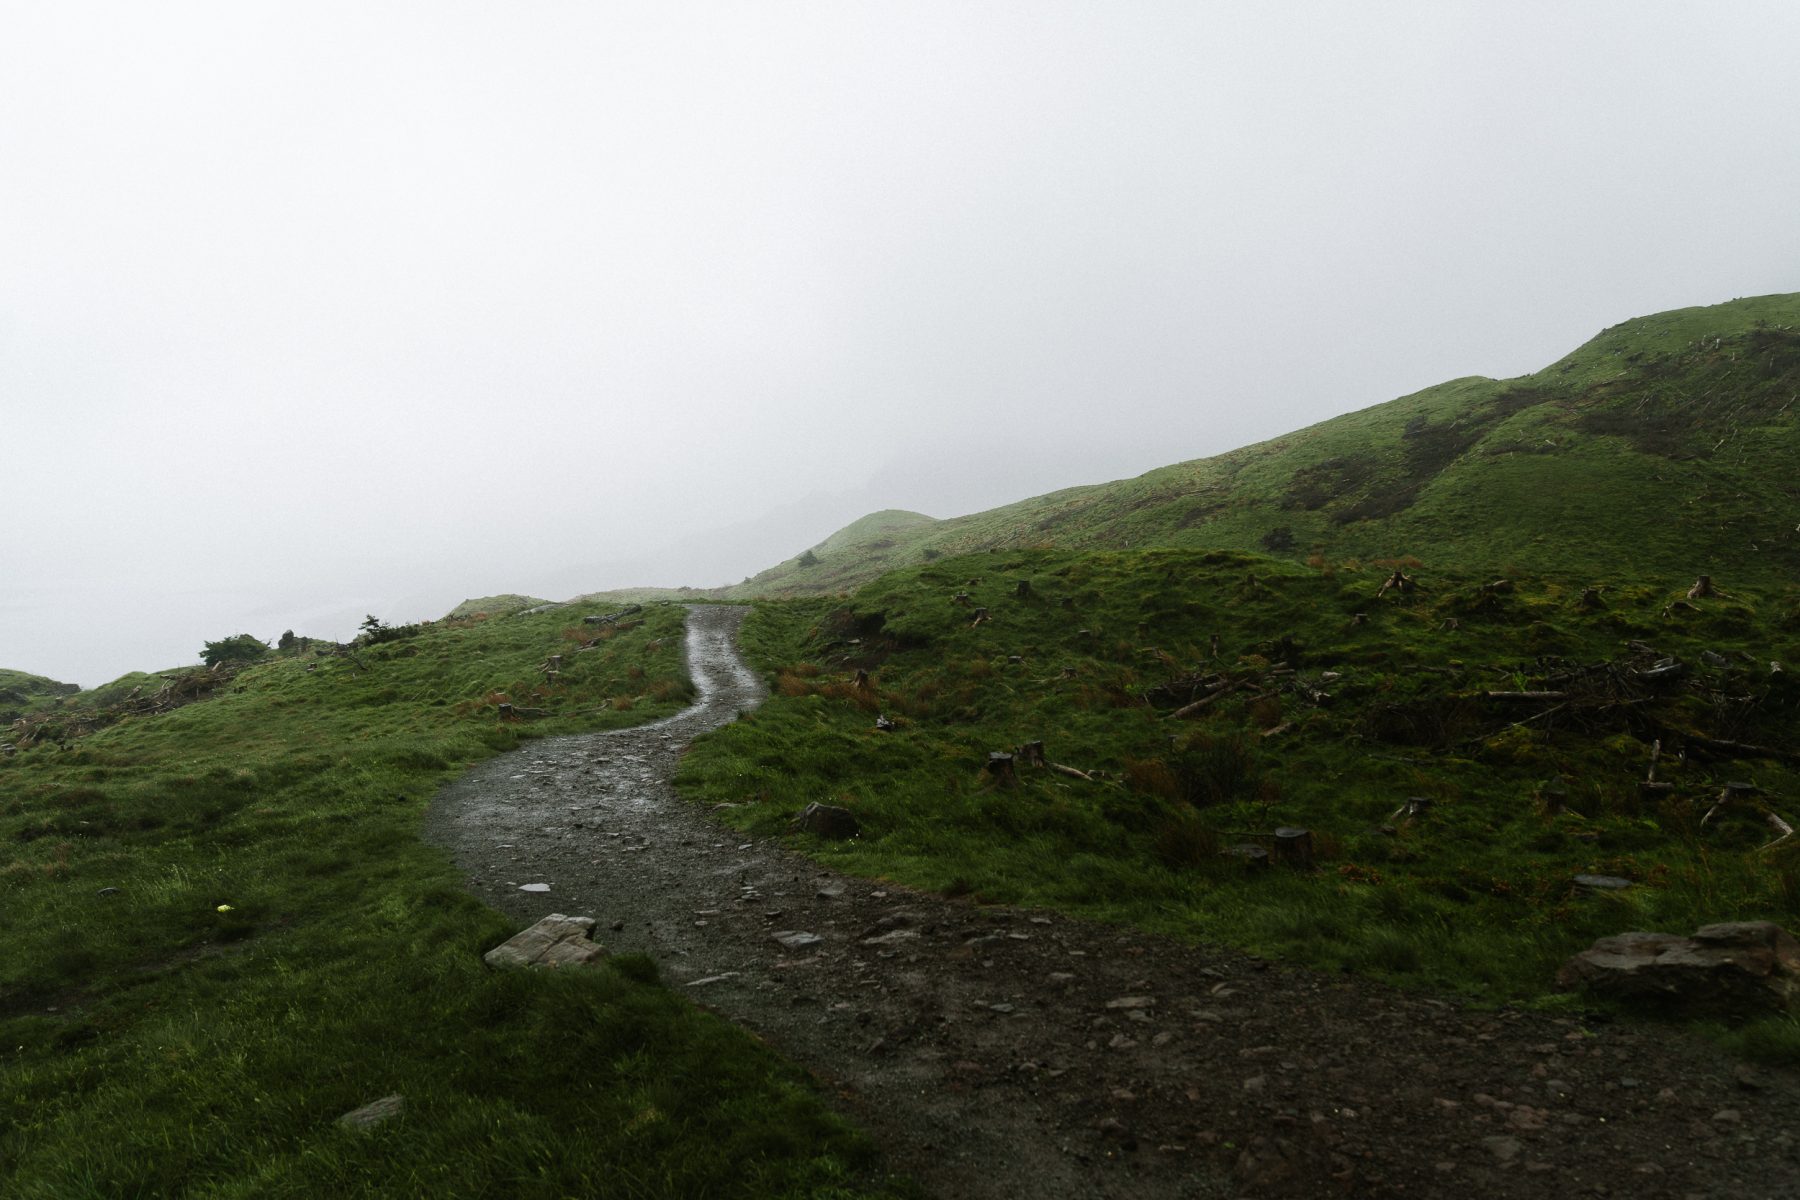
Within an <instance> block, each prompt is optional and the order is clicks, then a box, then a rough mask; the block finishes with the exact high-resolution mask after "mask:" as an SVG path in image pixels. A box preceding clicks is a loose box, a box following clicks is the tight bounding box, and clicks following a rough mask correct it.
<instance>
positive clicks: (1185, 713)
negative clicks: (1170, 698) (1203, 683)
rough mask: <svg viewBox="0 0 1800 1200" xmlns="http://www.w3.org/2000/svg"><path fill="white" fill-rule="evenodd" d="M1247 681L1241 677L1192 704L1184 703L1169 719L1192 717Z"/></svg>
mask: <svg viewBox="0 0 1800 1200" xmlns="http://www.w3.org/2000/svg"><path fill="white" fill-rule="evenodd" d="M1245 682H1246V681H1245V680H1241V679H1239V680H1234V681H1232V682H1231V683H1228V684H1226V685H1225V686H1224V687H1221V688H1219V689H1217V690H1216V691H1213V692H1209V693H1208V694H1207V695H1204V696H1202V697H1200V699H1198V700H1196V701H1194V702H1193V703H1192V704H1184V705H1182V706H1181V707H1180V708H1178V709H1176V710H1175V711H1174V712H1172V713H1170V714H1169V717H1168V719H1169V720H1171V721H1179V720H1181V719H1182V718H1183V717H1191V716H1193V715H1194V714H1195V713H1197V712H1199V711H1200V710H1201V709H1203V708H1205V707H1206V706H1207V705H1209V704H1211V703H1212V702H1213V701H1214V700H1217V699H1218V698H1219V697H1220V696H1228V695H1230V694H1231V693H1232V692H1235V691H1237V690H1238V689H1239V688H1241V687H1243V686H1244V683H1245Z"/></svg>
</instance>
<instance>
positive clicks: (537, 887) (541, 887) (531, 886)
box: [519, 883, 550, 892]
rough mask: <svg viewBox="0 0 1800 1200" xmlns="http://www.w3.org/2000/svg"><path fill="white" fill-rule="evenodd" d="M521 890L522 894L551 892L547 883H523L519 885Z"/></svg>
mask: <svg viewBox="0 0 1800 1200" xmlns="http://www.w3.org/2000/svg"><path fill="white" fill-rule="evenodd" d="M519 890H520V891H521V892H547V891H549V890H550V885H549V884H547V883H522V884H520V885H519Z"/></svg>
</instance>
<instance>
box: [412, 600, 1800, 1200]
mask: <svg viewBox="0 0 1800 1200" xmlns="http://www.w3.org/2000/svg"><path fill="white" fill-rule="evenodd" d="M744 611H745V610H743V609H740V608H728V607H718V606H696V607H694V608H692V609H691V610H690V616H689V621H688V645H687V651H688V664H689V670H690V672H691V674H692V675H693V678H694V681H695V684H696V686H697V688H698V689H699V693H700V700H699V702H698V703H697V704H695V705H694V707H692V708H690V709H688V710H687V711H686V712H684V713H682V714H680V715H678V716H676V717H672V718H670V719H668V720H665V721H660V722H657V723H656V724H653V725H646V726H641V727H639V728H636V729H629V730H620V731H616V732H612V733H601V734H586V735H579V736H574V737H564V738H555V739H547V740H545V741H542V742H537V743H534V744H532V745H530V746H527V747H525V748H523V749H521V750H518V751H515V752H513V753H510V754H506V755H502V756H501V757H499V758H497V759H494V760H492V761H490V762H488V763H485V764H483V765H482V766H480V767H478V768H476V769H475V770H473V771H471V772H470V773H469V774H468V775H466V776H465V777H463V778H462V779H461V780H458V781H457V782H456V783H454V784H452V785H451V786H450V787H448V788H447V789H445V791H444V792H443V793H442V794H441V795H440V796H439V797H438V799H437V801H436V802H435V803H434V805H433V806H432V810H431V814H430V816H429V818H428V822H427V830H426V833H427V837H428V839H429V840H431V841H432V842H434V843H436V844H438V845H441V846H443V847H444V848H445V849H446V850H447V851H449V852H450V853H451V854H452V855H453V856H454V858H455V861H456V862H457V864H458V865H459V866H460V867H461V868H462V870H463V871H465V872H466V874H467V877H468V886H469V888H470V890H471V891H473V892H474V893H475V894H476V895H478V896H480V897H481V898H482V899H483V900H485V901H487V902H488V903H490V904H492V905H494V906H495V907H496V908H499V909H501V910H502V911H504V912H506V913H509V914H511V915H512V916H515V917H517V918H518V919H519V920H520V921H522V922H529V921H533V920H536V919H537V918H539V917H541V916H544V915H545V914H547V913H551V912H565V913H571V914H581V915H588V916H592V917H595V918H596V919H597V920H598V922H599V925H598V927H597V934H596V936H597V937H598V939H599V940H600V941H602V942H603V943H605V944H606V945H607V946H609V948H612V949H617V950H641V951H645V952H647V953H649V954H651V955H653V956H654V957H655V958H656V959H657V960H658V962H659V963H660V964H661V965H662V969H663V975H664V978H665V979H666V980H667V981H668V982H669V983H670V984H671V986H674V987H677V988H680V989H682V990H684V991H685V992H687V993H688V994H689V995H690V996H692V997H693V998H694V999H695V1000H696V1001H698V1002H699V1003H701V1004H704V1005H706V1006H707V1007H709V1008H711V1009H713V1010H714V1011H716V1012H718V1013H720V1014H722V1015H724V1016H726V1017H728V1018H729V1019H731V1020H733V1021H735V1022H737V1023H739V1024H741V1025H743V1026H745V1027H747V1028H749V1029H751V1030H753V1031H755V1032H756V1033H757V1034H759V1035H761V1036H762V1037H764V1038H765V1039H766V1040H768V1041H769V1042H770V1043H771V1044H773V1045H774V1046H775V1047H776V1048H778V1049H779V1050H781V1051H782V1052H783V1053H785V1054H786V1055H788V1056H789V1057H790V1058H792V1059H794V1060H796V1061H798V1062H800V1063H801V1064H803V1065H805V1066H806V1067H807V1068H808V1069H809V1070H811V1071H812V1072H813V1073H814V1074H815V1075H816V1076H818V1077H819V1078H820V1079H821V1080H822V1081H823V1082H824V1084H825V1085H826V1087H825V1090H826V1093H827V1095H829V1096H832V1097H833V1098H834V1099H835V1100H836V1101H837V1102H838V1103H839V1104H840V1106H841V1107H842V1109H843V1111H845V1112H846V1113H847V1115H849V1116H850V1117H851V1118H852V1119H853V1120H855V1121H856V1122H858V1123H859V1124H861V1125H862V1126H864V1127H865V1128H867V1129H868V1130H869V1131H870V1132H871V1133H872V1134H873V1136H874V1137H875V1138H876V1139H877V1141H878V1142H880V1143H881V1145H882V1146H883V1147H884V1149H885V1150H886V1153H887V1156H888V1163H889V1166H890V1168H891V1169H893V1170H895V1171H898V1172H902V1173H905V1174H909V1175H912V1176H913V1177H914V1178H916V1179H918V1180H920V1181H921V1182H922V1183H923V1184H924V1185H925V1187H926V1188H927V1189H928V1190H930V1191H931V1192H932V1194H934V1195H937V1196H941V1197H945V1198H947V1200H961V1198H964V1197H967V1198H970V1200H980V1198H986V1197H993V1198H995V1200H999V1198H1003V1197H1006V1198H1010V1197H1023V1196H1030V1197H1044V1198H1047V1200H1060V1198H1075V1197H1084V1198H1085V1197H1120V1198H1124V1197H1132V1198H1143V1200H1156V1198H1160V1197H1211V1196H1306V1197H1311V1196H1321V1195H1349V1196H1458V1197H1490V1196H1492V1197H1542V1196H1626V1195H1629V1196H1632V1197H1634V1198H1638V1200H1651V1198H1659V1197H1689V1196H1704V1197H1712V1196H1720V1197H1725V1196H1730V1197H1734V1198H1736V1200H1761V1198H1765V1197H1766V1198H1769V1200H1775V1198H1777V1197H1781V1198H1789V1200H1791V1198H1792V1197H1795V1196H1800V1078H1797V1077H1796V1075H1795V1074H1794V1073H1792V1072H1787V1071H1776V1070H1770V1069H1762V1068H1759V1069H1754V1070H1752V1069H1748V1068H1742V1067H1738V1066H1736V1065H1735V1064H1733V1063H1732V1062H1730V1061H1729V1060H1726V1059H1725V1058H1723V1056H1721V1055H1720V1054H1719V1053H1718V1052H1717V1051H1716V1050H1714V1049H1712V1048H1711V1047H1710V1046H1708V1045H1707V1044H1705V1043H1703V1042H1701V1041H1699V1040H1698V1039H1694V1038H1690V1037H1686V1036H1683V1035H1680V1034H1678V1033H1677V1032H1675V1031H1672V1030H1670V1029H1667V1028H1663V1027H1657V1026H1621V1025H1608V1024H1593V1023H1589V1024H1587V1025H1582V1024H1580V1023H1577V1022H1575V1021H1573V1020H1569V1019H1559V1018H1554V1017H1549V1016H1545V1015H1541V1014H1535V1013H1524V1012H1514V1011H1504V1010H1503V1011H1499V1012H1485V1011H1473V1010H1463V1009H1462V1008H1460V1007H1459V1006H1458V1005H1457V1004H1456V1003H1455V1002H1454V1001H1446V1000H1439V999H1433V998H1429V997H1425V996H1421V995H1416V994H1403V993H1398V992H1394V991H1392V990H1389V989H1386V988H1383V987H1381V986H1379V985H1376V984H1372V983H1369V982H1367V981H1365V980H1359V979H1352V978H1345V977H1338V976H1331V975H1325V974H1321V973H1319V972H1313V971H1305V970H1299V969H1290V968H1283V967H1277V966H1272V965H1270V964H1268V963H1266V962H1263V961H1260V960H1258V959H1255V958H1252V957H1249V956H1246V955H1243V954H1240V953H1237V952H1234V951H1228V950H1219V949H1214V948H1210V947H1193V946H1186V945H1181V944H1177V943H1173V942H1169V941H1166V940H1163V939H1159V938H1155V937H1150V936H1148V935H1144V934H1139V933H1136V932H1133V931H1130V930H1124V929H1119V928H1115V927H1109V926H1100V925H1093V924H1089V923H1086V922H1082V921H1076V920H1070V919H1068V918H1065V917H1062V916H1059V915H1056V914H1045V913H1028V912H1023V911H1018V910H1009V909H993V908H985V907H978V906H976V905H974V904H972V903H968V902H965V901H954V900H946V899H943V898H941V897H937V896H930V895H923V894H919V893H914V892H910V891H907V890H905V889H902V888H900V887H897V886H894V885H891V884H884V883H881V882H879V881H870V880H863V879H852V878H845V877H841V876H836V875H832V874H829V873H826V872H822V871H821V870H820V869H819V868H818V866H817V865H816V864H814V863H812V862H810V861H809V860H807V859H805V858H803V857H801V856H800V855H798V854H796V853H794V852H792V851H791V850H789V849H787V848H786V847H785V846H784V845H783V844H782V843H780V842H778V841H765V840H746V839H745V838H744V836H743V835H741V834H739V833H737V832H735V831H733V830H730V829H727V828H725V827H724V826H722V825H719V824H717V823H716V822H715V821H714V820H712V819H711V818H710V817H709V816H708V815H707V814H706V813H704V812H702V811H699V810H698V809H696V808H695V807H694V806H692V805H690V804H686V803H684V802H682V801H681V800H680V799H679V798H678V797H677V796H676V794H675V792H674V789H673V787H672V786H671V785H670V783H669V778H670V776H671V775H672V774H673V772H674V769H675V766H676V762H677V760H678V759H679V757H680V755H681V753H682V752H683V750H684V749H685V747H686V746H687V744H688V742H689V741H690V740H692V739H693V738H695V737H697V736H699V735H700V734H702V733H704V732H706V731H707V730H710V729H713V728H716V727H718V726H719V725H721V724H724V723H725V722H727V721H730V720H732V719H733V718H734V717H735V716H736V715H737V714H738V713H739V712H741V711H743V710H746V709H748V708H751V707H753V706H754V705H756V704H757V703H759V702H760V701H761V699H762V697H763V689H762V685H761V682H760V680H759V679H758V678H757V676H756V675H755V674H754V673H753V672H752V671H750V670H749V669H748V668H747V667H746V666H745V665H744V664H743V662H742V661H741V659H740V658H739V657H738V655H737V652H736V647H735V635H736V631H737V627H738V625H739V623H740V622H741V620H742V618H743V615H744ZM804 799H805V798H803V797H796V798H795V808H796V809H798V808H799V807H800V806H801V804H802V803H803V801H804ZM546 884H547V885H548V887H549V890H548V892H547V893H546V892H544V891H541V890H537V891H526V890H523V889H524V888H525V887H526V886H527V885H546ZM609 929H610V932H609ZM794 934H802V935H809V936H808V937H794V936H792V935H794ZM776 935H787V936H786V941H785V942H784V941H782V940H778V939H777V936H776ZM809 938H810V939H816V940H809Z"/></svg>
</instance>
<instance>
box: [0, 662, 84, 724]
mask: <svg viewBox="0 0 1800 1200" xmlns="http://www.w3.org/2000/svg"><path fill="white" fill-rule="evenodd" d="M80 690H81V688H80V686H79V685H78V684H73V683H58V682H57V681H56V680H54V679H46V678H44V676H42V675H31V674H27V673H26V672H24V671H8V670H0V722H4V721H11V720H13V719H15V718H17V717H21V716H23V715H24V714H26V713H28V712H36V711H38V710H40V709H43V708H49V707H51V706H53V705H55V704H56V703H57V702H58V701H60V700H61V699H62V698H63V697H64V696H72V695H74V694H75V693H76V692H79V691H80Z"/></svg>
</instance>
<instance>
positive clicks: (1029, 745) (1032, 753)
mask: <svg viewBox="0 0 1800 1200" xmlns="http://www.w3.org/2000/svg"><path fill="white" fill-rule="evenodd" d="M1017 753H1018V758H1019V761H1020V762H1022V763H1024V764H1025V765H1026V766H1028V767H1041V766H1043V765H1044V762H1045V759H1044V743H1042V742H1026V743H1025V744H1024V745H1023V746H1020V747H1019V749H1018V751H1017Z"/></svg>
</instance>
